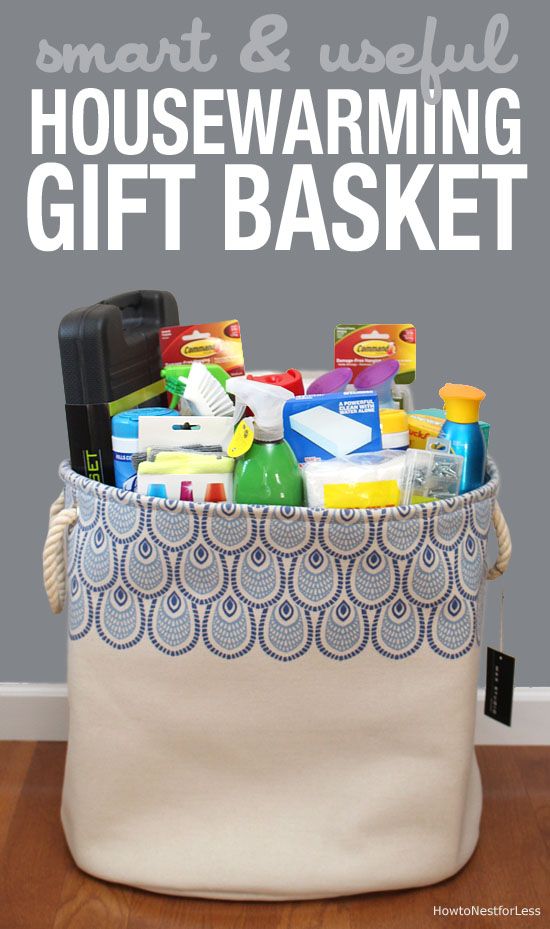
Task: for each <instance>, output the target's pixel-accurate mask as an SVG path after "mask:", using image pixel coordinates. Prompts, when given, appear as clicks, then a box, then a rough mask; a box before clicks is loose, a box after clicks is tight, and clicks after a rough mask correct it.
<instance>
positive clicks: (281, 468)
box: [226, 377, 304, 506]
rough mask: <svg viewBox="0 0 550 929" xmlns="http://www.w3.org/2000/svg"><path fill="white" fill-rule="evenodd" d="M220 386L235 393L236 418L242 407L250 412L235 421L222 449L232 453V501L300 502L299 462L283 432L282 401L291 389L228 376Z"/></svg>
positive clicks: (274, 503)
mask: <svg viewBox="0 0 550 929" xmlns="http://www.w3.org/2000/svg"><path fill="white" fill-rule="evenodd" d="M226 390H227V392H228V393H231V394H233V395H234V396H235V400H236V404H235V414H236V418H237V419H240V417H241V416H242V414H243V413H244V412H245V410H246V408H247V407H248V408H249V409H250V410H252V413H253V417H252V421H251V420H250V419H243V420H241V422H240V423H239V425H238V426H237V429H236V430H235V434H234V436H233V439H232V440H231V442H230V444H229V447H228V449H227V454H228V455H229V456H230V457H232V458H236V459H237V461H236V463H235V471H234V473H233V500H234V501H235V503H258V504H262V505H267V506H301V505H302V503H303V493H304V492H303V483H302V474H301V471H300V465H299V464H298V461H297V459H296V455H295V454H294V452H293V451H292V449H291V447H290V445H289V444H288V442H285V440H284V438H283V407H284V405H285V403H286V401H287V400H290V399H291V398H292V397H293V396H294V394H293V393H292V392H291V391H290V390H286V389H285V388H284V387H278V386H277V385H274V384H263V383H261V382H259V381H249V380H248V379H247V378H246V377H232V378H229V380H228V381H227V384H226Z"/></svg>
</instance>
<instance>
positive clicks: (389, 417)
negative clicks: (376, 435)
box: [380, 409, 409, 435]
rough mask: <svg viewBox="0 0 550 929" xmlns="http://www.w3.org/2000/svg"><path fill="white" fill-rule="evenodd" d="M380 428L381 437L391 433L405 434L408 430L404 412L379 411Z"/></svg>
mask: <svg viewBox="0 0 550 929" xmlns="http://www.w3.org/2000/svg"><path fill="white" fill-rule="evenodd" d="M380 426H381V428H382V435H389V434H390V433H392V432H407V431H408V429H409V417H408V416H407V414H406V413H405V410H386V409H382V410H380Z"/></svg>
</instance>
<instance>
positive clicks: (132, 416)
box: [111, 406, 178, 490]
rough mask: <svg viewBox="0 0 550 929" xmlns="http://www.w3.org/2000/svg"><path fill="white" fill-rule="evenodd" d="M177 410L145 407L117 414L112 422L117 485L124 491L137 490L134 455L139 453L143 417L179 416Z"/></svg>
mask: <svg viewBox="0 0 550 929" xmlns="http://www.w3.org/2000/svg"><path fill="white" fill-rule="evenodd" d="M177 415H178V412H177V410H168V409H166V407H164V406H158V407H157V406H155V407H144V408H143V409H135V410H126V412H124V413H117V415H116V416H113V419H112V421H111V429H112V442H113V461H114V470H115V485H116V486H117V487H120V488H122V489H124V490H135V489H136V470H135V468H134V466H133V464H132V455H135V454H136V452H137V451H138V437H139V420H140V417H142V416H177Z"/></svg>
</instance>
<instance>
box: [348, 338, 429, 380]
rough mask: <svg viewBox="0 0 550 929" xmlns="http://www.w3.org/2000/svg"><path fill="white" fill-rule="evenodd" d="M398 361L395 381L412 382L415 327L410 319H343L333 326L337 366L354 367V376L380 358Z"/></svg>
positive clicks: (414, 369)
mask: <svg viewBox="0 0 550 929" xmlns="http://www.w3.org/2000/svg"><path fill="white" fill-rule="evenodd" d="M386 358H393V359H394V360H395V361H398V362H399V371H398V373H397V374H396V375H395V383H396V384H412V382H413V381H414V379H415V375H416V329H415V327H414V326H413V325H412V324H411V323H376V324H374V323H370V324H368V325H367V324H365V325H359V324H358V323H340V325H338V326H336V329H335V330H334V367H335V368H351V370H352V371H353V380H354V381H355V378H356V377H357V375H358V374H359V373H360V372H361V371H363V370H364V369H365V368H367V367H369V366H370V365H373V364H376V362H377V361H384V360H385V359H386Z"/></svg>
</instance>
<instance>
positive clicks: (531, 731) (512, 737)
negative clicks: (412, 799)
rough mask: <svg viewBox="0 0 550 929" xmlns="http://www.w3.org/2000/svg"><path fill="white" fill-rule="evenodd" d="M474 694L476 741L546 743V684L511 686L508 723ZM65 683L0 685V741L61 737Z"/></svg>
mask: <svg viewBox="0 0 550 929" xmlns="http://www.w3.org/2000/svg"><path fill="white" fill-rule="evenodd" d="M484 699H485V698H484V692H483V691H482V690H479V691H478V695H477V724H476V744H477V745H550V687H516V689H515V692H514V713H513V720H512V726H511V727H510V728H508V727H507V726H502V725H500V723H496V722H494V720H492V719H488V718H487V716H485V715H484V714H483V704H484ZM68 720H69V709H68V704H67V685H66V684H0V739H2V740H3V739H14V740H18V741H19V740H27V739H28V740H31V741H54V742H60V741H64V740H65V739H66V738H67V729H68Z"/></svg>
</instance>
